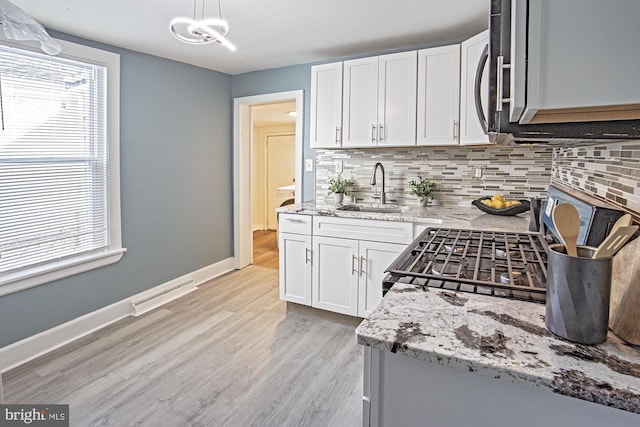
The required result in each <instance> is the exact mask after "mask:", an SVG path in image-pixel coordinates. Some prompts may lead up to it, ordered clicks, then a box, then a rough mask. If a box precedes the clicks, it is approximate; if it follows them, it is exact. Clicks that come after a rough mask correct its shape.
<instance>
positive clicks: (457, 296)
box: [278, 202, 640, 414]
mask: <svg viewBox="0 0 640 427" xmlns="http://www.w3.org/2000/svg"><path fill="white" fill-rule="evenodd" d="M278 212H286V213H298V214H305V215H323V216H335V217H343V218H357V219H376V220H387V221H406V222H414V223H424V225H427V226H433V227H448V228H461V229H476V230H490V231H516V232H522V231H527V230H528V227H529V214H528V213H525V214H520V215H517V216H512V217H502V216H495V215H489V214H485V213H484V212H482V211H480V210H479V209H477V208H475V207H473V206H469V207H466V206H429V207H426V208H417V207H408V208H406V209H405V210H404V211H403V212H402V213H398V214H391V213H382V214H381V213H369V212H359V211H339V210H336V208H335V206H329V205H316V204H314V203H313V202H311V203H303V204H299V205H298V204H296V205H289V206H285V207H282V208H279V209H278ZM544 311H545V307H544V305H541V304H535V303H530V302H523V301H517V300H507V299H502V298H496V297H490V296H485V295H477V294H470V293H462V292H458V293H455V292H452V291H447V290H441V289H435V288H426V290H423V289H422V288H421V287H418V286H413V285H407V284H403V283H396V284H395V285H394V286H393V287H392V288H391V290H390V291H389V292H388V293H387V294H386V296H385V297H384V298H383V299H382V302H381V303H380V305H379V306H378V307H377V308H376V309H375V310H374V312H373V313H371V314H370V315H369V316H368V317H367V318H366V319H364V320H363V321H362V323H361V324H360V326H358V328H357V330H356V337H357V341H358V343H359V344H362V345H366V346H369V347H373V348H377V349H380V350H383V351H390V352H392V353H398V354H403V355H405V356H408V357H412V358H414V359H418V360H423V361H425V362H429V363H438V364H441V365H445V366H449V367H452V368H457V369H462V370H465V371H469V372H473V373H478V374H484V375H488V376H490V377H492V378H496V379H498V380H502V381H509V382H513V383H526V384H531V385H534V386H537V387H542V388H547V389H549V390H550V391H553V392H555V393H559V394H563V395H566V396H571V397H575V398H578V399H582V400H586V401H590V402H595V403H598V404H602V405H606V406H611V407H614V408H618V409H622V410H627V411H631V412H635V413H638V414H640V347H638V346H632V345H628V344H626V343H624V342H623V341H622V340H620V339H619V338H618V337H616V336H615V335H614V334H612V333H611V332H610V333H609V336H608V338H607V341H606V342H605V343H603V344H600V345H597V346H585V345H580V344H575V343H571V342H569V341H566V340H563V339H561V338H558V337H556V336H554V335H553V334H552V333H551V332H549V331H548V330H547V328H546V326H545V324H544Z"/></svg>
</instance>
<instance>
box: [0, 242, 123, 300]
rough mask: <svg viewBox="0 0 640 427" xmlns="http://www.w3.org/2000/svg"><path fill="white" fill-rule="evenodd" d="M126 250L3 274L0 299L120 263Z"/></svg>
mask: <svg viewBox="0 0 640 427" xmlns="http://www.w3.org/2000/svg"><path fill="white" fill-rule="evenodd" d="M125 251H126V249H117V250H114V251H105V252H99V253H92V254H88V255H80V256H75V257H73V258H69V259H65V260H62V261H53V262H48V263H46V264H43V265H41V266H38V267H32V268H29V269H27V270H25V271H19V272H17V273H13V274H5V275H3V277H2V280H0V297H1V296H3V295H9V294H12V293H14V292H18V291H21V290H23V289H27V288H32V287H34V286H38V285H42V284H44V283H48V282H52V281H54V280H58V279H62V278H64V277H69V276H72V275H74V274H78V273H83V272H85V271H89V270H93V269H95V268H99V267H104V266H106V265H109V264H114V263H116V262H118V261H120V258H122V255H124V253H125Z"/></svg>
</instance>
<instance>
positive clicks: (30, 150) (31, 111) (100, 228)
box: [0, 42, 124, 295]
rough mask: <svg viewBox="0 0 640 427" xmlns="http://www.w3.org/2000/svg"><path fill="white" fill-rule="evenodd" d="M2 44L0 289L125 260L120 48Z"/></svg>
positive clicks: (12, 289) (9, 289)
mask: <svg viewBox="0 0 640 427" xmlns="http://www.w3.org/2000/svg"><path fill="white" fill-rule="evenodd" d="M61 44H62V48H63V49H62V54H61V55H59V56H53V57H52V56H48V55H45V54H41V53H39V52H35V51H31V50H27V49H25V48H24V47H18V46H17V45H13V44H9V43H4V42H3V44H1V45H0V120H1V122H0V295H4V294H8V293H11V292H16V291H19V290H21V289H25V288H28V287H31V286H36V285H39V284H42V283H46V282H49V281H51V280H56V279H60V278H62V277H66V276H69V275H72V274H77V273H80V272H83V271H87V270H89V269H92V268H97V267H101V266H103V265H107V264H111V263H114V262H117V261H118V260H119V259H120V258H121V257H122V254H123V252H124V249H123V248H122V244H121V236H120V200H119V199H120V194H119V164H118V162H119V128H118V123H119V91H120V88H119V68H120V66H119V56H118V55H117V54H114V53H110V52H105V51H102V50H98V49H93V48H89V47H86V46H81V45H77V44H73V43H68V42H61Z"/></svg>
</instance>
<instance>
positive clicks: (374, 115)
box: [342, 56, 378, 147]
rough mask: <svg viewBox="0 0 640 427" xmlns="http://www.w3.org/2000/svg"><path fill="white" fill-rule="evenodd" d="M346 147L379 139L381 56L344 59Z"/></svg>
mask: <svg viewBox="0 0 640 427" xmlns="http://www.w3.org/2000/svg"><path fill="white" fill-rule="evenodd" d="M342 111H343V114H342V125H343V130H344V131H343V137H342V146H343V147H370V146H375V145H376V143H377V142H378V57H377V56H374V57H371V58H361V59H353V60H350V61H345V62H344V84H343V92H342Z"/></svg>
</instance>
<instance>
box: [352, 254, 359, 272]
mask: <svg viewBox="0 0 640 427" xmlns="http://www.w3.org/2000/svg"><path fill="white" fill-rule="evenodd" d="M351 274H358V258H357V257H356V256H355V255H353V254H352V255H351Z"/></svg>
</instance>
